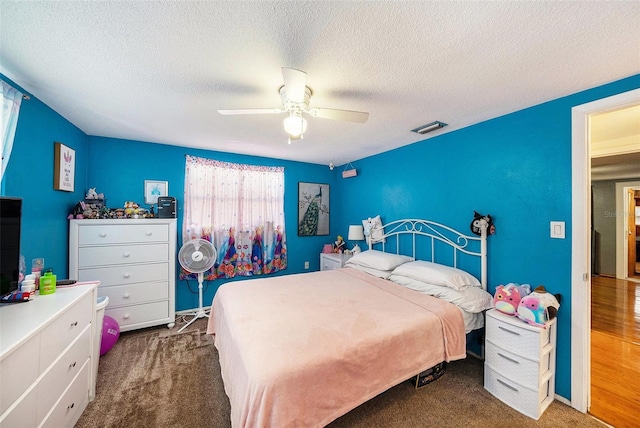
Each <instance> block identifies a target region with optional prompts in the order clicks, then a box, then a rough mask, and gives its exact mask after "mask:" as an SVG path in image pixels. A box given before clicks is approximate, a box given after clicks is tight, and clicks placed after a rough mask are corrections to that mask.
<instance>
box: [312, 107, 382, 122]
mask: <svg viewBox="0 0 640 428" xmlns="http://www.w3.org/2000/svg"><path fill="white" fill-rule="evenodd" d="M309 114H310V115H311V116H312V117H319V118H322V119H333V120H345V121H347V122H357V123H365V122H366V121H367V119H369V113H365V112H363V111H351V110H336V109H333V108H319V107H316V108H312V109H309Z"/></svg>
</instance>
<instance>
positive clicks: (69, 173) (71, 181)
mask: <svg viewBox="0 0 640 428" xmlns="http://www.w3.org/2000/svg"><path fill="white" fill-rule="evenodd" d="M75 176H76V151H75V150H74V149H72V148H71V147H67V146H65V145H64V144H62V143H59V142H57V141H56V142H54V143H53V188H54V189H55V190H63V191H65V192H73V191H74V190H75Z"/></svg>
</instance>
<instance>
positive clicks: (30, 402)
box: [0, 378, 38, 428]
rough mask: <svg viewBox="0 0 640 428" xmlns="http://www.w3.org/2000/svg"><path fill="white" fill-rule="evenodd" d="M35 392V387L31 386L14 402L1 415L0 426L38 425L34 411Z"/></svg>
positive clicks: (30, 426) (0, 427) (5, 427)
mask: <svg viewBox="0 0 640 428" xmlns="http://www.w3.org/2000/svg"><path fill="white" fill-rule="evenodd" d="M2 380H3V382H4V378H3V379H2ZM37 392H38V391H37V387H36V388H32V389H31V391H29V392H28V393H27V394H25V396H24V397H22V399H21V400H20V401H18V402H17V403H16V405H15V407H14V408H13V409H12V410H11V412H8V413H6V414H4V415H2V417H0V428H33V427H35V426H38V420H37V419H36V412H34V409H35V408H36V405H37ZM9 404H11V403H9Z"/></svg>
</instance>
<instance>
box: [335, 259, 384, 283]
mask: <svg viewBox="0 0 640 428" xmlns="http://www.w3.org/2000/svg"><path fill="white" fill-rule="evenodd" d="M344 267H350V268H352V269H357V270H360V271H362V272H366V273H368V274H369V275H373V276H377V277H378V278H382V279H387V278H389V275H391V272H393V270H379V269H374V268H370V267H366V266H358V265H357V264H349V261H347V262H346V263H345V264H344Z"/></svg>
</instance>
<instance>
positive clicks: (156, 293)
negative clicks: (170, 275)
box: [98, 281, 169, 308]
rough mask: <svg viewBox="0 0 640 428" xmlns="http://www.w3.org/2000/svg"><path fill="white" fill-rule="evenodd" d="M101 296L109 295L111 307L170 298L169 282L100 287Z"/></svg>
mask: <svg viewBox="0 0 640 428" xmlns="http://www.w3.org/2000/svg"><path fill="white" fill-rule="evenodd" d="M98 295H99V296H107V297H109V307H110V308H115V307H118V306H123V305H134V304H139V303H145V302H152V301H154V300H166V299H168V298H169V284H168V283H167V281H164V282H145V283H142V284H131V285H115V286H112V287H102V285H101V286H100V288H98Z"/></svg>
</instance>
